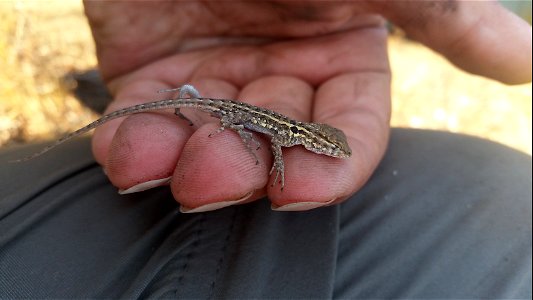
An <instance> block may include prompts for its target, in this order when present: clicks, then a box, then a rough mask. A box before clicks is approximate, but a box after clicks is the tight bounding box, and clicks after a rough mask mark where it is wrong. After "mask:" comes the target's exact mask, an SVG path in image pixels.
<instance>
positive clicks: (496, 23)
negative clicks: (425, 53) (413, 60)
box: [380, 1, 531, 84]
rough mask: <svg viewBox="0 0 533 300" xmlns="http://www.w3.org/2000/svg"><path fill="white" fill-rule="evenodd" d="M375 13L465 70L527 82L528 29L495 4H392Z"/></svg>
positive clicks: (510, 81)
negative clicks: (378, 13)
mask: <svg viewBox="0 0 533 300" xmlns="http://www.w3.org/2000/svg"><path fill="white" fill-rule="evenodd" d="M389 4H390V5H387V6H383V7H382V9H381V11H380V13H382V14H383V15H384V16H385V17H387V18H389V19H390V20H391V21H392V22H393V23H395V25H397V26H399V27H401V28H402V29H403V30H405V32H406V33H407V35H408V36H409V37H410V38H413V39H415V40H417V41H419V42H421V43H423V44H425V45H426V46H428V47H430V48H432V49H433V50H435V51H437V52H440V53H441V54H443V55H444V56H446V58H448V60H449V61H451V62H452V63H453V64H455V65H457V66H458V67H460V68H462V69H464V70H465V71H468V72H471V73H474V74H478V75H482V76H486V77H490V78H493V79H496V80H499V81H502V82H504V83H508V84H518V83H525V82H529V81H531V26H530V25H529V24H527V23H526V22H525V21H523V20H522V19H520V18H519V17H518V16H516V15H514V14H513V13H511V12H509V11H507V10H506V9H505V8H503V7H502V6H500V4H499V3H497V2H488V1H479V2H478V1H442V2H441V1H428V2H421V1H414V2H405V1H399V2H395V1H391V2H389Z"/></svg>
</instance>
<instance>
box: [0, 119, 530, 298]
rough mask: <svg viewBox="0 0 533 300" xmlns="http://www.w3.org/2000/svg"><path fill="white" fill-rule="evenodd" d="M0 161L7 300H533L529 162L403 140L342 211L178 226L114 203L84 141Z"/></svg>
mask: <svg viewBox="0 0 533 300" xmlns="http://www.w3.org/2000/svg"><path fill="white" fill-rule="evenodd" d="M36 149H37V148H36V147H35V146H32V147H24V148H19V149H18V150H16V151H15V150H10V151H4V152H3V153H2V154H1V155H0V298H45V297H46V298H147V297H150V298H319V299H323V298H462V299H465V298H469V299H471V298H531V157H530V156H528V155H525V154H522V153H520V152H517V151H514V150H511V149H509V148H507V147H505V146H502V145H499V144H495V143H492V142H488V141H484V140H481V139H477V138H472V137H467V136H462V135H455V134H449V133H441V132H432V131H421V130H405V129H396V130H393V132H392V137H391V141H390V147H389V150H388V152H387V154H386V156H385V158H384V160H383V161H382V163H381V165H380V167H379V168H378V170H377V171H376V173H375V174H374V176H373V177H372V179H371V180H370V181H369V182H368V184H367V185H366V186H365V187H364V188H363V189H362V190H361V191H359V192H358V193H357V194H355V195H354V196H352V197H351V199H348V200H347V201H346V202H344V203H343V204H341V205H336V206H332V207H326V208H319V209H316V210H312V211H309V212H290V213H289V212H285V213H284V212H273V211H270V209H269V203H268V201H267V200H262V201H257V202H255V203H251V204H247V205H242V206H235V207H229V208H225V209H222V210H219V211H214V212H208V213H199V214H181V213H179V211H178V206H177V204H176V202H175V201H174V200H173V199H172V196H171V194H170V192H169V190H168V188H164V187H163V188H157V189H154V190H150V191H146V192H142V193H138V194H133V195H124V196H121V195H118V194H117V190H116V189H115V188H114V187H113V186H111V184H110V183H109V181H108V180H107V178H106V177H105V175H104V174H103V173H102V170H101V168H100V167H99V166H98V165H97V164H96V163H95V162H94V161H93V160H92V158H91V155H90V152H89V147H88V139H80V140H77V141H74V142H70V143H67V144H65V145H62V146H61V147H59V148H57V149H54V150H53V151H51V152H50V153H47V154H46V156H42V157H39V158H37V159H35V160H32V161H30V162H25V163H18V164H10V163H6V161H8V160H10V159H13V158H20V157H23V156H24V155H25V154H27V153H30V152H33V151H35V150H36Z"/></svg>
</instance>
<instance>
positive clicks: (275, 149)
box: [268, 137, 285, 191]
mask: <svg viewBox="0 0 533 300" xmlns="http://www.w3.org/2000/svg"><path fill="white" fill-rule="evenodd" d="M270 143H271V144H270V147H271V148H272V154H273V155H274V163H273V164H272V169H270V173H268V175H272V172H274V170H276V177H274V181H273V182H272V186H274V185H275V184H276V183H277V182H278V177H280V176H281V180H280V182H281V190H282V191H283V187H284V186H285V164H284V163H283V153H282V152H281V143H280V142H279V141H278V140H277V139H276V138H275V137H273V138H272V139H271V141H270Z"/></svg>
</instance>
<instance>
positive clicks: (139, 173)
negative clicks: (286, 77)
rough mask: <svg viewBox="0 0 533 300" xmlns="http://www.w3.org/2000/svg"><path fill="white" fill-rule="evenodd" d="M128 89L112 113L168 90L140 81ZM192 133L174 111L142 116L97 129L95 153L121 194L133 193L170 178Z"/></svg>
mask: <svg viewBox="0 0 533 300" xmlns="http://www.w3.org/2000/svg"><path fill="white" fill-rule="evenodd" d="M200 86H201V84H200ZM214 86H216V87H218V88H219V90H220V91H222V92H224V91H225V89H226V90H227V88H228V85H223V84H219V85H216V84H214ZM127 87H128V88H125V89H122V90H121V91H122V92H121V93H119V94H118V95H117V100H116V101H115V102H114V103H113V107H110V108H109V109H110V110H112V111H113V110H116V109H117V108H118V107H117V106H119V107H127V106H130V105H133V104H136V103H145V102H147V98H148V95H149V94H151V93H154V94H155V91H157V90H160V89H162V88H168V87H169V86H167V85H163V84H162V83H160V82H150V81H140V82H136V83H134V84H130V85H129V86H127ZM143 95H144V96H143ZM157 95H158V96H159V97H161V95H159V94H157ZM151 100H152V99H151ZM193 132H194V129H193V128H191V127H190V126H189V124H188V122H187V121H185V120H182V119H181V118H179V117H177V116H175V115H174V114H173V111H172V110H168V111H156V112H150V113H142V114H137V115H132V116H129V117H126V118H124V119H122V120H118V121H117V122H114V123H109V124H104V125H103V126H102V127H100V128H98V131H96V132H95V136H94V139H93V149H94V153H95V157H96V158H97V160H98V161H99V162H100V163H101V164H102V165H103V166H104V168H105V170H106V173H107V175H108V177H109V178H110V180H111V182H112V183H113V184H114V185H115V186H117V187H118V188H119V189H121V190H130V189H131V188H132V187H136V186H138V185H140V184H144V183H149V182H153V181H158V180H161V179H164V178H168V177H169V176H171V175H172V174H173V172H174V169H175V166H176V164H177V162H178V158H179V157H180V154H181V150H182V149H183V147H184V145H185V143H186V142H187V140H188V139H189V137H190V135H191V134H192V133H193ZM164 183H166V182H162V184H164Z"/></svg>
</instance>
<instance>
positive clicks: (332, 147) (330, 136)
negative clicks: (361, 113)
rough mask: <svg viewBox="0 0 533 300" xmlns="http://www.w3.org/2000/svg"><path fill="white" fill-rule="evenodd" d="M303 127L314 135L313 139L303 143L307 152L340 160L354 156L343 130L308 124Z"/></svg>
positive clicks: (324, 125) (325, 125)
mask: <svg viewBox="0 0 533 300" xmlns="http://www.w3.org/2000/svg"><path fill="white" fill-rule="evenodd" d="M303 127H305V128H306V129H307V130H309V131H310V132H312V133H313V134H312V135H311V136H312V137H313V138H312V139H309V140H307V141H306V143H303V146H304V147H305V148H306V149H307V150H309V151H312V152H315V153H318V154H324V155H328V156H332V157H338V158H348V157H350V156H351V155H352V149H350V146H349V145H348V141H347V140H346V135H345V134H344V132H342V130H340V129H337V128H335V127H331V126H329V125H327V124H319V123H307V124H305V125H304V126H303Z"/></svg>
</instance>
